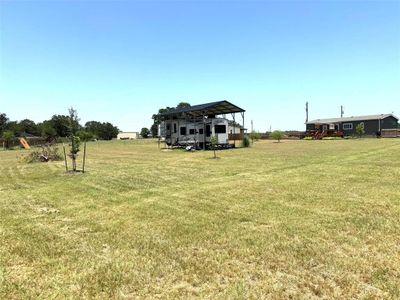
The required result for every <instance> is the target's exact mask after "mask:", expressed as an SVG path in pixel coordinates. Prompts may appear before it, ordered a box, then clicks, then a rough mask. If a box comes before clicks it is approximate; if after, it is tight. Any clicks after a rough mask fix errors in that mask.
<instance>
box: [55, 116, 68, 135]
mask: <svg viewBox="0 0 400 300" xmlns="http://www.w3.org/2000/svg"><path fill="white" fill-rule="evenodd" d="M51 122H52V125H53V128H54V129H55V130H56V133H57V136H59V137H68V136H70V135H71V123H70V122H71V121H70V118H69V116H64V115H54V116H53V117H52V118H51Z"/></svg>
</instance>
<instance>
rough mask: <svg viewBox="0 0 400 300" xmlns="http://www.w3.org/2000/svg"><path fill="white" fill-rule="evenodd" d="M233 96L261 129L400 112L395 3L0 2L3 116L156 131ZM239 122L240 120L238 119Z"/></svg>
mask: <svg viewBox="0 0 400 300" xmlns="http://www.w3.org/2000/svg"><path fill="white" fill-rule="evenodd" d="M219 100H228V101H230V102H232V103H233V104H235V105H237V106H239V107H242V108H243V109H245V110H246V115H245V127H246V128H250V123H251V121H253V122H254V129H255V130H256V131H260V132H266V131H268V130H269V129H270V127H271V128H272V130H277V129H279V130H301V131H303V130H304V129H305V119H306V113H305V103H306V102H309V120H313V119H322V118H334V117H340V107H341V105H343V106H344V110H345V113H344V117H349V116H361V115H373V114H389V113H392V114H394V115H395V116H397V117H400V2H395V1H382V2H322V1H321V2H308V1H304V2H303V1H301V2H300V1H299V2H279V3H278V2H236V1H235V2H229V1H227V2H203V1H190V2H168V1H161V2H156V1H152V2H140V1H139V2H124V1H122V2H111V1H99V2H97V1H90V2H74V3H72V4H71V2H67V1H57V2H46V1H44V2H39V1H36V2H13V1H2V2H0V105H1V107H0V112H2V113H6V114H7V116H8V118H9V119H10V120H22V119H31V120H33V121H35V123H38V122H41V121H43V120H46V119H50V118H51V117H52V116H53V115H56V114H61V115H66V114H67V113H68V108H69V107H74V108H75V109H76V110H77V111H78V115H79V117H80V118H81V122H82V123H83V124H84V123H86V122H87V121H91V120H95V121H100V122H110V123H112V124H113V125H115V126H117V127H118V128H119V129H120V130H122V131H125V132H129V131H140V129H141V128H142V127H147V128H150V126H151V125H152V119H151V116H152V115H153V114H155V113H157V112H158V109H159V108H163V107H166V106H170V107H174V106H176V105H177V104H178V103H179V102H188V103H190V104H191V105H197V104H202V103H208V102H214V101H219ZM238 119H239V120H237V121H238V122H239V123H241V120H240V117H239V118H238Z"/></svg>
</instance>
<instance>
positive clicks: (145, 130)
mask: <svg viewBox="0 0 400 300" xmlns="http://www.w3.org/2000/svg"><path fill="white" fill-rule="evenodd" d="M150 133H151V132H150V130H149V129H148V128H146V127H143V128H142V130H141V131H140V135H141V136H142V138H144V139H147V138H148V137H149V135H150Z"/></svg>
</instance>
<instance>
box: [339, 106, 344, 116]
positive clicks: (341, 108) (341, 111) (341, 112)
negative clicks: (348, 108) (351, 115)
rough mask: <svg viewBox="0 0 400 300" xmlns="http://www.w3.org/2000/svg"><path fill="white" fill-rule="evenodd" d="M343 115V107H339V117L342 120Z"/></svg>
mask: <svg viewBox="0 0 400 300" xmlns="http://www.w3.org/2000/svg"><path fill="white" fill-rule="evenodd" d="M343 115H344V107H343V105H341V106H340V117H341V118H343Z"/></svg>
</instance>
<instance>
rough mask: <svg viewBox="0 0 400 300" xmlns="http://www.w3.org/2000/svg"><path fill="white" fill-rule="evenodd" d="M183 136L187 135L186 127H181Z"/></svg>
mask: <svg viewBox="0 0 400 300" xmlns="http://www.w3.org/2000/svg"><path fill="white" fill-rule="evenodd" d="M181 135H186V127H181Z"/></svg>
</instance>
